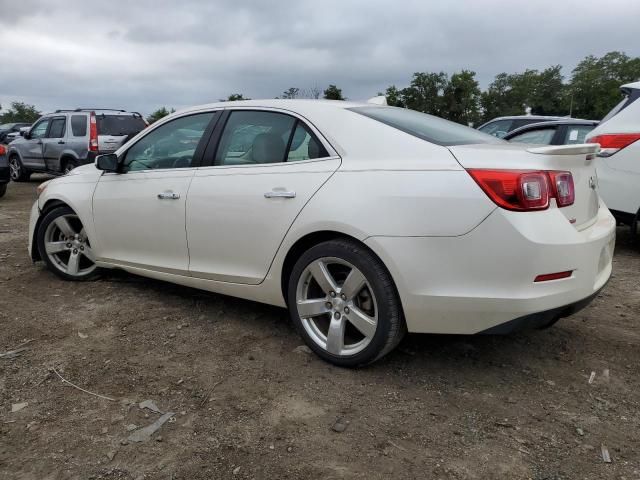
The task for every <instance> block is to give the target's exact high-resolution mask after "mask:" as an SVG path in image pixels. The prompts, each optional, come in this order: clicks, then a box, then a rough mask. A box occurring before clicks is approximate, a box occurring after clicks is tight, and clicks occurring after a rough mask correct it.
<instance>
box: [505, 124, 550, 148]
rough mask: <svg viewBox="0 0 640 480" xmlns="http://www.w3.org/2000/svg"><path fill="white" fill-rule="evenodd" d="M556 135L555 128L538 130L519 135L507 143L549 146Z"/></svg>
mask: <svg viewBox="0 0 640 480" xmlns="http://www.w3.org/2000/svg"><path fill="white" fill-rule="evenodd" d="M555 133H556V129H555V128H539V129H537V130H532V131H529V132H524V133H521V134H520V135H516V136H514V137H512V138H511V139H510V140H509V141H510V142H513V143H535V144H539V145H550V144H551V140H552V139H553V136H554V135H555Z"/></svg>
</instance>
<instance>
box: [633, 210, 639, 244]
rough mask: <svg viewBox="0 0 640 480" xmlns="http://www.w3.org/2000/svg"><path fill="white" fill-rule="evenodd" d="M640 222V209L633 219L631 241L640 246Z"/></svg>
mask: <svg viewBox="0 0 640 480" xmlns="http://www.w3.org/2000/svg"><path fill="white" fill-rule="evenodd" d="M639 224H640V209H639V210H638V212H637V213H636V216H635V217H634V218H633V220H632V221H631V241H632V242H633V243H634V244H636V245H637V246H638V247H640V231H639V230H640V229H639V228H638V225H639Z"/></svg>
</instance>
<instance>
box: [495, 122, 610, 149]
mask: <svg viewBox="0 0 640 480" xmlns="http://www.w3.org/2000/svg"><path fill="white" fill-rule="evenodd" d="M598 123H599V122H597V121H596V120H578V119H575V118H570V119H564V120H554V121H551V122H540V123H532V124H529V125H525V126H524V127H520V128H516V129H515V130H512V131H511V132H509V133H507V134H506V135H505V136H504V137H503V138H504V139H505V140H507V141H509V142H513V143H533V144H538V145H575V144H577V143H585V138H586V136H587V134H588V133H589V132H591V130H593V129H594V128H595V127H596V126H597V125H598Z"/></svg>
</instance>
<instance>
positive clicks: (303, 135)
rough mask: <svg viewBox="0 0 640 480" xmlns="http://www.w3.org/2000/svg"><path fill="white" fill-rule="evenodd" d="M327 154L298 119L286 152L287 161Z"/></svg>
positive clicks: (321, 156)
mask: <svg viewBox="0 0 640 480" xmlns="http://www.w3.org/2000/svg"><path fill="white" fill-rule="evenodd" d="M328 156H329V154H328V153H327V151H326V150H325V148H324V147H323V146H322V144H321V143H320V142H319V141H318V139H317V138H316V137H315V135H313V134H312V133H311V132H310V131H309V129H308V128H307V127H306V126H305V125H303V124H302V123H301V122H300V121H298V124H297V126H296V129H295V131H294V132H293V138H292V139H291V146H290V147H289V153H288V154H287V162H297V161H299V160H313V159H314V158H323V157H328Z"/></svg>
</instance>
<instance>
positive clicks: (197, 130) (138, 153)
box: [123, 112, 215, 172]
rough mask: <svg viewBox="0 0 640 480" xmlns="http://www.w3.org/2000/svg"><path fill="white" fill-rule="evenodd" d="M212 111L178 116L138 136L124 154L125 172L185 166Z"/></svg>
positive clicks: (212, 113)
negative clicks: (136, 140)
mask: <svg viewBox="0 0 640 480" xmlns="http://www.w3.org/2000/svg"><path fill="white" fill-rule="evenodd" d="M214 115H215V113H214V112H207V113H199V114H196V115H189V116H187V117H180V118H177V119H175V120H172V121H170V122H168V123H165V124H164V125H162V126H160V127H158V128H156V129H155V130H153V131H152V132H151V133H149V134H148V135H146V136H144V137H143V138H141V139H140V140H139V141H138V142H137V143H136V144H135V145H133V146H132V147H131V148H130V149H129V150H128V151H127V153H126V155H125V158H124V162H123V167H124V171H126V172H127V171H128V172H131V171H140V170H153V169H158V168H188V167H191V166H192V162H193V159H194V156H195V153H196V148H197V147H198V144H199V143H200V140H201V139H202V136H203V135H204V132H205V130H206V129H207V126H208V125H209V123H210V122H211V119H212V118H213V116H214Z"/></svg>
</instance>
